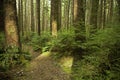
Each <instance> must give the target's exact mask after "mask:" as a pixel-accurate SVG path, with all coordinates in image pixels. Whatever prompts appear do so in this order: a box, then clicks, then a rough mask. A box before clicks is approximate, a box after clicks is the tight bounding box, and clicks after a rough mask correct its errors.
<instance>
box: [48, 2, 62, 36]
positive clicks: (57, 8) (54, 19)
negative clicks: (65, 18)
mask: <svg viewBox="0 0 120 80" xmlns="http://www.w3.org/2000/svg"><path fill="white" fill-rule="evenodd" d="M50 25H51V32H52V35H53V36H56V35H57V31H58V30H60V28H61V0H51V22H50Z"/></svg>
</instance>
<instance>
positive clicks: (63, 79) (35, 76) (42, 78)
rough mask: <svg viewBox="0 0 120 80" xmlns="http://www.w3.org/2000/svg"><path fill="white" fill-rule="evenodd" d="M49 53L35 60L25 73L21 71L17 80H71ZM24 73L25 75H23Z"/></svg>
mask: <svg viewBox="0 0 120 80" xmlns="http://www.w3.org/2000/svg"><path fill="white" fill-rule="evenodd" d="M49 54H50V53H49V52H46V53H43V54H41V55H39V56H38V57H36V58H34V59H33V60H32V61H31V62H30V64H29V66H28V67H27V68H26V70H25V71H21V74H23V75H21V76H20V77H18V79H17V80H70V79H69V75H67V74H66V73H65V72H63V70H62V69H61V68H60V67H59V66H58V65H57V63H56V62H55V61H54V60H53V59H52V58H51V57H50V56H49ZM22 72H23V73H22Z"/></svg>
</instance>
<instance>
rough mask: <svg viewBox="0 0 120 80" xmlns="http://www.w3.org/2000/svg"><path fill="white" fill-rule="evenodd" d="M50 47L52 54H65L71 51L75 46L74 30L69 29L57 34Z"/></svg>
mask: <svg viewBox="0 0 120 80" xmlns="http://www.w3.org/2000/svg"><path fill="white" fill-rule="evenodd" d="M51 45H52V48H51V51H53V52H54V51H55V52H60V53H66V52H70V51H72V50H73V48H74V46H75V34H74V30H73V29H70V30H63V31H60V32H58V35H57V37H55V38H53V39H52V41H51ZM63 55H65V54H63Z"/></svg>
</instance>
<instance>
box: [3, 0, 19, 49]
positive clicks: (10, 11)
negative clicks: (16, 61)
mask: <svg viewBox="0 0 120 80" xmlns="http://www.w3.org/2000/svg"><path fill="white" fill-rule="evenodd" d="M4 12H5V20H4V21H5V35H6V46H7V47H18V48H20V42H19V41H20V40H19V35H18V22H17V11H16V0H5V1H4Z"/></svg>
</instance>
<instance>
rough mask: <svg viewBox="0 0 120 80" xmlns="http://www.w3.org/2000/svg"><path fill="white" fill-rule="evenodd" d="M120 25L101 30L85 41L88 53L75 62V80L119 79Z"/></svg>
mask: <svg viewBox="0 0 120 80" xmlns="http://www.w3.org/2000/svg"><path fill="white" fill-rule="evenodd" d="M119 30H120V26H116V25H114V27H112V28H106V29H104V30H99V31H98V32H96V34H94V35H91V37H90V39H89V40H88V41H87V42H86V43H84V45H85V48H84V49H86V50H85V51H86V52H85V53H86V55H84V56H83V59H82V60H80V61H78V62H76V64H74V65H73V66H74V68H75V69H74V71H73V78H74V80H119V79H120V77H119V75H120V60H119V59H120V54H119V53H120V46H119V45H117V44H119V43H120V32H119Z"/></svg>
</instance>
